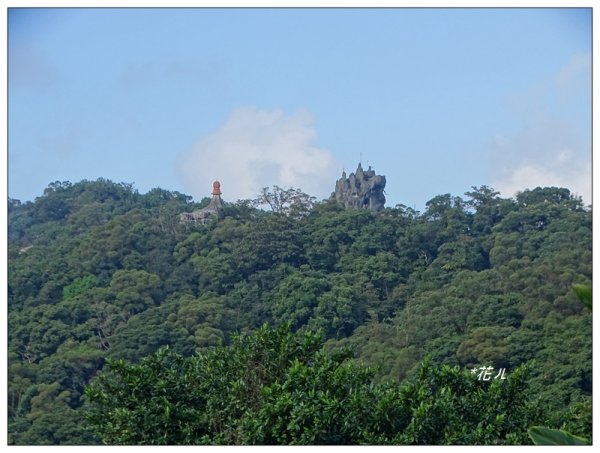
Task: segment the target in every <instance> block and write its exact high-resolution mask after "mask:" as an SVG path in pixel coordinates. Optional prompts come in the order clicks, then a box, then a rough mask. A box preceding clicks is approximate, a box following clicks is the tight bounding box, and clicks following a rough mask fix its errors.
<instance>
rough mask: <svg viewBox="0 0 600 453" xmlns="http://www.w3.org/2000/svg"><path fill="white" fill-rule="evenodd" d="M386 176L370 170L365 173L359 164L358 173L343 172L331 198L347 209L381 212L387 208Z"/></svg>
mask: <svg viewBox="0 0 600 453" xmlns="http://www.w3.org/2000/svg"><path fill="white" fill-rule="evenodd" d="M384 189H385V176H382V175H376V174H375V171H374V170H372V169H371V166H369V169H368V170H367V171H364V170H363V169H362V166H361V164H360V163H359V164H358V168H357V169H356V173H350V176H348V177H346V172H345V171H344V172H342V177H341V178H340V179H338V180H337V182H336V183H335V192H333V193H332V194H331V198H334V199H335V200H337V201H339V202H340V203H342V204H343V205H344V206H345V207H346V208H358V209H370V210H371V211H381V210H382V209H383V208H384V207H385V206H384V205H385V195H384V193H383V190H384Z"/></svg>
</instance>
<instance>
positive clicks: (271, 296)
mask: <svg viewBox="0 0 600 453" xmlns="http://www.w3.org/2000/svg"><path fill="white" fill-rule="evenodd" d="M206 202H207V200H204V201H203V202H201V203H193V202H192V200H191V197H189V196H186V195H183V194H180V193H178V192H169V191H167V190H163V189H153V190H151V191H149V192H148V193H146V194H140V193H138V192H137V191H136V190H135V189H134V188H133V186H132V185H131V184H124V183H121V184H115V183H113V182H111V181H108V180H105V179H99V180H96V181H82V182H79V183H74V184H71V183H68V182H54V183H52V184H50V186H49V187H48V188H47V189H46V190H45V192H44V194H43V195H42V196H40V197H38V198H37V199H36V200H35V201H33V202H25V203H21V202H19V201H18V200H12V199H11V200H9V204H8V208H9V211H8V222H9V225H8V226H9V229H8V336H9V350H8V359H9V369H8V384H9V385H8V421H9V442H10V443H11V444H95V443H100V442H102V441H104V442H109V443H121V442H125V443H128V442H133V443H137V442H145V443H161V442H162V443H165V442H166V443H319V442H320V443H407V444H412V443H417V444H418V443H454V444H465V443H480V444H481V443H489V444H496V443H527V442H529V438H528V437H527V434H526V428H527V426H525V425H526V423H529V422H532V423H533V422H534V421H535V423H537V424H539V425H544V426H547V427H549V428H557V429H559V428H560V429H566V430H568V431H569V432H570V433H572V434H574V435H577V436H581V437H583V438H586V439H590V438H591V394H592V388H591V382H592V359H591V347H592V335H591V329H592V317H591V314H590V312H589V310H588V309H586V307H585V306H584V305H583V304H582V303H581V302H580V301H579V300H578V298H577V295H576V293H575V291H573V289H572V286H573V285H574V284H580V285H583V286H584V287H590V286H591V278H592V277H591V276H592V272H591V268H592V248H591V244H592V212H591V207H586V206H584V205H583V204H582V202H581V200H580V199H578V198H576V197H573V196H572V195H571V194H570V192H569V191H568V190H567V189H563V188H554V187H547V188H536V189H533V190H526V191H524V192H521V193H519V194H518V195H517V196H516V197H515V198H514V199H504V198H501V197H499V194H498V193H497V192H495V191H494V190H493V189H492V188H489V187H486V186H482V187H479V188H477V187H474V188H473V189H472V191H470V192H467V193H466V194H465V198H464V199H463V198H461V197H458V196H453V195H451V194H445V195H439V196H437V197H434V198H433V199H432V200H430V201H429V202H428V203H427V205H426V210H425V212H424V213H419V212H417V211H414V210H412V209H410V208H406V207H405V206H402V205H398V206H396V207H394V208H386V209H384V210H382V211H381V212H378V213H373V212H370V211H367V210H352V209H344V208H343V207H342V206H340V205H339V204H337V203H336V202H333V201H331V200H327V201H322V202H317V201H316V200H314V198H312V197H310V196H308V195H306V194H304V193H303V192H301V191H299V190H297V189H282V188H279V187H274V188H273V189H268V188H266V189H264V190H263V191H262V192H261V193H260V194H259V195H258V197H257V199H256V200H242V201H239V202H237V203H233V204H227V205H226V207H225V209H224V210H223V211H222V212H221V215H220V216H219V218H214V219H212V220H211V221H210V222H209V223H208V224H207V225H202V226H190V225H186V224H182V223H180V221H179V217H178V215H179V214H180V213H181V212H184V211H193V210H194V209H198V208H199V207H201V206H202V205H203V204H202V203H204V204H206ZM259 206H261V207H267V208H268V209H267V210H261V209H259V208H258V207H259ZM265 324H267V325H270V326H273V327H277V326H287V327H288V328H289V331H288V330H282V331H280V330H277V329H276V330H270V329H268V328H266V327H261V326H264V325H265ZM317 330H318V331H320V332H321V334H322V336H323V337H322V342H321V340H318V341H317V340H316V338H317V336H314V335H313V334H312V333H311V332H315V331H317ZM253 332H254V333H255V335H254V336H253V335H251V334H252V333H253ZM239 334H241V336H237V335H239ZM311 335H312V336H311ZM269 338H270V340H269ZM311 338H312V340H310V339H311ZM252 341H254V342H255V344H254V345H253V346H252V345H248V344H247V342H252ZM264 341H266V342H267V343H268V342H269V341H271V342H272V343H268V344H271V345H275V344H277V345H279V346H277V347H280V348H284V349H285V348H287V347H290V348H291V349H293V350H291V351H290V350H287V349H286V350H285V351H283V350H279V352H281V354H282V356H281V357H278V356H277V354H275V355H274V356H269V354H272V353H274V351H270V350H269V347H270V346H264V344H263V343H261V342H264ZM298 342H299V343H298ZM306 342H308V343H306ZM311 342H312V343H311ZM280 343H281V344H280ZM297 343H298V344H300V346H298V347H297V348H296V346H294V347H291V346H290V345H292V344H297ZM243 345H246V346H243ZM259 345H263V346H260V347H259ZM282 345H284V346H282ZM285 345H287V346H285ZM311 345H312V346H311ZM309 346H310V347H309ZM167 347H168V348H167ZM305 347H306V348H308V349H306V350H305V351H304V352H302V350H303V349H302V348H305ZM244 348H246V349H244ZM252 348H254V349H252ZM261 348H262V349H261ZM294 348H296V349H294ZM348 349H349V350H352V351H353V355H352V357H350V355H349V353H348V352H347V350H348ZM250 350H252V351H254V352H252V353H251V352H248V351H250ZM157 351H160V352H157ZM243 351H246V352H243ZM244 354H246V355H244ZM247 354H262V355H261V356H260V357H259V358H257V359H256V360H255V361H254V362H253V363H254V365H252V364H249V362H248V361H247V360H246V359H247V358H248V355H247ZM265 354H266V356H265ZM298 354H299V355H298ZM302 354H304V355H302ZM309 356H310V359H308V358H307V357H309ZM426 357H429V359H428V360H429V361H426V363H425V364H424V360H426ZM259 359H260V360H259ZM244 360H246V361H244ZM236 361H237V362H236ZM278 361H279V362H278ZM225 362H227V363H225ZM107 364H109V365H107ZM234 364H237V365H235V366H236V367H237V369H234V368H233V367H234ZM251 365H252V366H251ZM216 366H219V367H222V368H220V369H221V371H222V372H223V373H225V374H223V376H222V379H223V380H222V381H218V379H217V377H218V376H212V377H210V376H207V381H206V382H205V383H204V384H199V383H194V382H192V381H195V380H196V379H195V378H194V376H199V375H201V376H205V375H206V374H207V373H210V372H209V370H211V369H213V368H211V367H216ZM253 366H254V368H253ZM260 366H264V367H271V366H272V367H275V369H276V372H275V371H273V377H272V378H269V379H271V380H261V379H262V378H261V377H260V376H259V375H257V374H256V373H258V371H257V370H258V368H256V367H259V368H260ZM481 366H490V367H494V368H495V369H500V368H504V369H505V370H506V371H507V374H508V377H509V378H510V379H509V381H504V382H502V384H503V385H504V384H506V383H507V382H514V383H515V384H514V386H513V387H511V385H512V384H511V385H504V386H502V385H500V383H497V384H495V383H492V384H493V385H489V386H487V387H482V385H483V384H481V383H478V382H477V381H474V382H473V380H472V379H470V376H467V375H466V374H464V373H465V371H466V370H469V369H472V368H474V367H481ZM136 367H137V368H136ZM135 373H142V375H143V378H144V379H143V382H142V383H143V386H142V387H140V388H139V391H140V392H142V391H143V392H146V393H143V394H142V393H140V394H138V393H135V392H131V393H130V395H128V396H129V397H130V399H127V398H125V397H123V398H121V401H120V402H121V403H122V404H123V405H122V406H118V405H116V404H117V403H118V402H119V401H117V400H116V399H115V398H116V395H120V393H119V391H121V392H123V391H125V389H127V388H129V387H128V386H129V385H131V382H132V381H131V380H132V379H134V378H135ZM186 373H187V374H186ZM198 373H200V374H198ZM203 373H204V374H203ZM227 373H233V374H231V375H230V376H229V375H227ZM235 373H238V374H235ZM212 374H213V375H214V374H215V373H212ZM217 374H218V373H217ZM467 374H468V373H467ZM513 374H514V376H513ZM186 376H187V377H186ZM227 376H229V377H227ZM236 376H237V377H236ZM324 376H329V377H328V378H327V379H325V378H324ZM209 378H210V379H209ZM238 378H239V379H241V381H240V382H239V383H238V384H239V385H241V386H242V387H239V388H238V389H237V390H236V391H237V392H238V393H237V395H238V396H237V397H236V392H235V391H232V389H234V388H235V385H238V384H236V382H237V381H236V379H238ZM103 379H105V384H106V386H108V387H106V388H112V387H110V386H117V387H118V388H116V389H115V391H114V392H112V393H114V394H113V395H112V397H113V399H112V400H111V399H110V398H109V399H107V400H105V401H104V400H102V398H101V397H100V396H98V395H99V394H95V396H94V395H93V394H90V393H88V396H87V399H86V396H85V389H86V387H87V386H89V385H90V383H91V382H95V383H96V384H94V385H93V386H92V388H95V389H96V391H98V392H101V390H102V385H101V384H99V383H101V382H103ZM211 379H212V380H211ZM248 379H250V380H252V379H254V381H252V382H249V381H248ZM162 381H164V382H168V383H169V384H168V386H171V385H173V388H168V389H167V388H164V392H166V393H164V397H165V398H166V400H161V399H160V398H159V396H158V395H160V392H161V391H163V390H160V389H161V388H163V387H164V386H165V385H166V384H165V383H164V382H163V383H161V382H162ZM444 382H447V383H448V384H447V385H449V386H450V387H449V388H450V390H448V391H445V390H444V388H446V387H445V385H446V384H444ZM517 382H518V384H517ZM484 384H489V383H484ZM202 385H205V386H206V387H202ZM94 386H95V387H94ZM161 386H163V387H161ZM219 386H220V387H219ZM244 386H246V387H244ZM248 386H251V390H252V391H253V392H257V393H256V395H254V397H253V398H254V399H252V398H246V399H244V398H242V397H241V396H239V395H242V393H243V392H246V391H250V390H249V387H248ZM252 386H254V387H252ZM411 386H413V387H411ZM509 388H511V389H512V390H509ZM525 388H527V389H528V390H527V398H525V399H523V398H524V397H522V395H523V393H522V389H525ZM177 389H189V394H184V393H185V392H183V390H182V391H178V390H177ZM224 389H227V392H225V391H224ZM408 389H412V390H410V392H412V393H414V394H415V395H418V398H421V399H418V398H417V397H416V396H415V398H417V399H416V400H414V401H412V400H409V396H410V394H411V393H410V392H409V390H408ZM466 389H470V390H468V391H467V390H466ZM105 390H106V389H105ZM117 390H118V391H117ZM507 391H509V393H510V392H512V393H510V394H511V395H517V394H519V395H521V396H519V397H518V398H521V399H520V400H519V401H520V402H519V404H521V403H522V406H518V407H521V408H522V409H523V410H522V412H519V413H517V412H518V411H517V412H515V414H514V416H515V417H516V418H511V417H512V415H511V416H509V415H508V414H507V413H506V408H503V406H502V404H503V403H502V401H501V400H502V398H505V397H506V395H507V394H506V393H503V392H507ZM186 392H187V390H186ZM311 392H313V393H311ZM344 392H347V393H344ZM415 392H416V393H415ZM448 392H449V393H448ZM461 392H462V393H461ZM478 392H479V393H478ZM480 392H483V393H480ZM494 392H496V393H494ZM519 392H521V393H519ZM109 393H111V392H109ZM223 393H225V394H226V395H228V396H227V397H225V396H224V395H223ZM348 394H352V395H356V396H355V398H356V400H353V401H354V403H352V404H353V405H352V404H351V405H350V407H352V410H347V409H346V410H344V411H341V410H340V407H341V404H342V402H343V404H344V405H346V404H349V400H348ZM144 395H147V396H148V395H149V396H148V398H146V396H144ZM152 395H154V396H152ZM428 395H429V396H428ZM108 396H110V395H108ZM108 396H107V398H108ZM484 397H485V398H488V399H489V400H490V401H494V404H493V405H491V406H490V407H491V409H489V408H483V407H481V406H482V405H483V403H481V404H480V406H478V407H479V408H480V411H479V414H480V415H481V416H482V417H484V419H485V422H484V423H483V424H482V425H481V426H482V428H481V429H482V431H477V429H476V428H473V429H472V430H471V429H467V428H465V429H461V428H460V422H461V420H462V418H464V420H463V421H464V422H465V423H466V424H465V426H471V427H474V426H475V425H469V423H475V420H476V418H477V417H476V415H475V413H470V412H468V411H466V410H462V412H461V411H460V410H456V409H455V408H456V406H453V405H454V404H463V403H464V404H466V402H467V401H470V402H471V403H473V404H475V403H477V401H480V402H481V401H483V400H478V399H477V398H484ZM94 398H95V399H94ZM152 398H154V399H152ZM186 398H189V399H186ZM211 398H212V399H211ZM219 398H226V399H225V400H224V399H219ZM227 398H230V399H227ZM235 398H239V400H235ZM428 398H429V399H428ZM511 398H513V396H511ZM514 398H517V397H516V396H515V397H514ZM434 399H435V401H434ZM470 399H472V400H470ZM88 400H89V401H88ZM86 401H88V403H90V404H92V402H94V401H95V404H99V405H100V406H99V407H100V408H101V407H109V406H110V404H114V405H115V406H114V407H115V411H116V412H114V411H113V412H111V413H112V414H113V415H114V416H115V417H117V418H115V419H114V420H113V421H112V422H111V423H113V424H112V425H109V424H108V422H107V423H106V424H105V425H104V426H103V425H102V424H101V423H99V422H98V420H99V419H98V418H96V419H95V420H96V422H94V423H91V424H85V423H82V422H81V421H82V419H83V413H84V412H86V410H87V408H86V404H87V403H86ZM111 401H112V402H111ZM165 401H167V402H168V405H166V406H165V404H167V403H165ZM236 401H237V402H236ZM301 401H302V402H303V403H302V404H304V406H302V405H300V402H301ZM461 401H462V403H461ZM515 401H516V400H515ZM417 402H418V403H419V405H418V406H415V404H416V403H417ZM242 403H243V404H242ZM127 404H130V405H129V406H128V405H127ZM144 404H148V405H149V406H148V408H149V409H151V410H152V411H154V412H152V414H153V416H152V417H150V419H148V420H147V421H148V423H158V424H161V425H160V426H162V427H164V428H165V429H164V430H162V428H161V429H160V430H159V429H153V428H151V427H150V425H148V426H145V425H143V424H140V423H141V422H140V421H139V420H138V418H135V417H139V410H140V408H141V407H142V406H143V405H144ZM478 404H479V403H478ZM102 405H104V406H102ZM172 405H177V408H178V409H177V411H174V409H173V408H172ZM192 406H194V407H196V409H194V408H193V407H192ZM238 406H239V408H238V409H235V407H238ZM300 406H301V407H306V412H302V411H300V409H299V407H300ZM165 407H169V409H168V410H167V409H165ZM344 407H346V406H344ZM515 407H517V406H515ZM200 408H204V409H200ZM419 408H421V409H419ZM450 408H452V409H451V410H452V411H454V412H453V413H452V415H443V414H444V411H447V410H450ZM96 409H97V410H99V411H100V409H99V408H98V407H97V408H96ZM384 409H386V410H385V411H384ZM488 409H489V410H488ZM503 410H504V412H502V411H503ZM136 411H138V412H136ZM165 411H168V412H169V415H165V414H166V412H165ZM245 411H247V412H248V413H249V412H252V413H253V416H252V417H250V416H247V414H246V412H245ZM365 411H366V412H365ZM386 411H387V412H386ZM407 411H408V412H407ZM411 411H412V412H411ZM419 411H420V412H419ZM486 411H488V412H486ZM494 411H496V412H494ZM384 412H385V413H387V414H388V416H387V417H388V418H385V417H384V415H383V414H384ZM493 412H494V413H493ZM100 413H101V412H97V414H100ZM317 413H318V414H319V416H318V418H317V419H315V418H314V415H315V414H317ZM366 413H368V414H373V416H374V417H375V418H374V419H373V420H371V421H369V420H368V417H366V416H365V414H366ZM408 413H410V414H412V415H411V418H410V420H409V419H408V418H406V417H407V414H408ZM175 414H177V415H176V419H173V417H174V416H175ZM245 414H246V415H245ZM376 414H380V415H381V417H382V418H379V419H378V418H377V417H379V415H377V416H375V415H376ZM461 414H462V415H461ZM502 414H506V415H504V416H502ZM519 414H520V415H519ZM459 415H460V417H462V418H461V419H459V418H454V419H453V418H452V417H458V416H459ZM496 416H498V417H499V418H498V420H496V419H495V418H494V417H496ZM119 417H120V418H119ZM311 417H313V418H311ZM540 417H545V418H543V419H540ZM534 419H535V420H534ZM315 420H318V421H315ZM411 420H412V422H411ZM176 421H177V422H178V423H180V425H178V426H182V427H183V426H186V427H187V428H186V430H187V431H186V430H183V428H182V429H181V430H179V431H178V430H176V429H174V428H173V426H174V425H172V423H175V422H176ZM136 423H137V426H138V428H140V427H144V430H146V429H148V430H149V431H148V432H150V431H153V432H154V434H153V435H156V433H159V432H160V433H162V434H161V435H164V436H166V437H162V438H161V439H162V440H160V439H158V438H156V437H151V438H143V437H139V436H143V435H144V434H143V432H142V431H140V430H138V431H136V430H135V429H134V428H135V427H136ZM344 423H347V424H348V426H350V427H351V428H352V429H350V428H344V425H343V424H344ZM374 423H375V425H374ZM284 425H285V426H284ZM92 427H93V428H94V429H92ZM111 429H112V430H113V431H111ZM144 432H146V431H144ZM251 433H254V434H251ZM136 436H137V437H136Z"/></svg>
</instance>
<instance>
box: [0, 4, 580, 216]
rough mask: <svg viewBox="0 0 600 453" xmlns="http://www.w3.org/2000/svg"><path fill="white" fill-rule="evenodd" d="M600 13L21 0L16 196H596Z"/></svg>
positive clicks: (421, 200)
mask: <svg viewBox="0 0 600 453" xmlns="http://www.w3.org/2000/svg"><path fill="white" fill-rule="evenodd" d="M591 33H592V24H591V9H564V8H554V9H516V8H515V9H435V8H434V9H401V8H397V9H365V8H358V9H337V8H333V9H294V8H291V9H260V8H258V9H256V8H251V9H218V8H216V9H215V8H213V9H202V8H198V9H10V10H9V22H8V37H9V42H8V69H9V70H8V77H9V86H8V107H9V110H8V126H9V127H8V134H9V135H8V139H9V140H8V143H9V149H8V177H9V186H8V188H9V196H10V197H12V198H17V199H20V200H22V201H24V200H33V199H34V198H35V197H37V196H40V195H41V194H42V193H43V190H44V188H45V187H47V185H48V184H49V183H50V182H52V181H56V180H61V181H63V180H68V181H71V182H77V181H80V180H82V179H96V178H98V177H104V178H108V179H111V180H113V181H115V182H121V181H123V182H128V183H134V184H135V187H136V188H137V189H138V190H139V191H140V192H142V193H144V192H146V191H148V190H150V189H151V188H153V187H161V188H164V189H168V190H177V191H180V192H183V193H186V194H190V195H193V196H194V198H195V199H196V200H200V199H202V198H203V197H204V196H207V195H209V194H210V191H211V188H212V181H213V180H214V179H219V180H220V181H221V186H222V191H223V198H224V199H225V200H227V201H235V200H237V199H241V198H253V197H254V196H255V195H256V194H257V193H258V191H259V190H260V188H261V187H265V186H272V185H275V184H277V185H279V186H285V187H290V186H293V187H299V188H301V189H302V190H303V191H304V192H307V193H309V194H311V195H314V196H316V197H317V198H319V199H322V198H325V197H328V196H329V195H330V194H331V192H332V191H333V189H334V186H335V181H336V179H337V178H339V176H340V174H341V172H342V170H343V169H345V170H346V171H347V172H348V173H349V172H351V171H354V170H355V169H356V166H357V164H358V161H359V159H362V163H363V166H364V167H366V166H367V165H369V164H370V165H372V167H373V168H374V170H375V171H376V172H377V173H379V174H383V175H385V176H386V178H387V186H386V194H387V204H386V205H387V206H394V205H396V204H400V203H402V204H405V205H408V206H411V207H415V208H416V209H418V210H423V209H424V207H425V203H426V201H428V200H429V199H431V198H433V197H434V196H436V195H439V194H444V193H451V194H452V195H458V196H462V195H463V194H464V192H466V191H469V190H471V186H480V185H489V186H492V187H494V188H495V189H497V190H499V191H501V193H502V195H503V196H507V197H508V196H512V195H514V193H515V191H517V190H523V189H525V188H528V187H529V188H533V187H536V186H538V185H542V186H544V185H554V186H564V187H568V188H569V189H571V190H572V191H573V192H575V193H577V194H579V195H581V196H582V197H583V199H584V201H585V202H586V203H591V172H592V170H591V156H592V150H591V134H592V125H591V108H592V102H591V68H592V54H591V52H592V51H591V46H592V43H591Z"/></svg>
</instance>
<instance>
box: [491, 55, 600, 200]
mask: <svg viewBox="0 0 600 453" xmlns="http://www.w3.org/2000/svg"><path fill="white" fill-rule="evenodd" d="M590 58H591V57H590V55H587V54H585V55H584V54H582V55H575V56H573V58H572V59H571V60H570V61H569V62H568V63H567V64H566V65H565V66H564V67H563V68H562V69H561V70H560V71H558V72H557V73H556V74H555V75H554V76H553V77H551V78H549V79H548V80H546V81H545V82H542V83H538V84H536V85H533V86H532V87H531V89H530V90H528V91H527V92H526V93H521V95H520V96H515V97H514V99H513V100H515V99H518V102H513V105H512V106H513V108H515V112H514V113H516V115H517V116H522V118H521V122H522V125H521V128H520V129H519V130H517V131H516V132H515V133H514V134H511V135H508V136H506V135H504V136H501V135H499V136H496V137H494V139H493V144H492V146H491V148H492V149H491V156H492V162H491V163H492V187H494V188H495V189H496V190H498V191H500V193H502V195H503V196H514V195H515V193H516V192H517V191H522V190H524V189H533V188H535V187H538V186H541V187H544V186H557V187H566V188H568V189H569V190H570V191H571V193H573V194H576V195H579V196H581V197H582V198H583V201H584V203H586V204H588V203H591V201H592V150H591V149H592V146H591V128H589V125H591V118H590V114H589V113H588V111H589V102H590V100H591V87H590V85H589V84H586V83H584V82H585V80H586V78H588V77H589V72H590V71H591V66H590ZM557 97H558V98H560V99H561V103H560V104H559V105H560V108H557V106H556V105H554V104H553V102H552V99H556V98H557ZM586 117H588V118H589V122H588V120H586Z"/></svg>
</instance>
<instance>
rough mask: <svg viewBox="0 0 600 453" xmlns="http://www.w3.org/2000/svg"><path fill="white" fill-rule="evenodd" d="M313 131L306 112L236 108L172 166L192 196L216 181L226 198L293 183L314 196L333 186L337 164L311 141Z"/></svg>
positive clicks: (203, 192) (248, 195) (321, 195)
mask: <svg viewBox="0 0 600 453" xmlns="http://www.w3.org/2000/svg"><path fill="white" fill-rule="evenodd" d="M315 140H316V131H315V129H314V127H313V124H312V116H311V115H310V113H309V112H307V111H298V112H296V113H294V114H292V115H285V114H284V112H283V111H282V110H261V109H257V108H252V107H248V108H238V109H236V110H235V111H233V112H232V114H231V115H230V117H229V118H228V119H227V120H226V121H225V123H224V124H223V125H222V126H221V127H220V128H219V129H218V130H216V131H215V132H213V133H212V134H211V135H209V136H207V137H205V138H203V139H202V140H200V141H199V142H197V143H196V144H195V145H193V146H192V148H191V149H190V150H189V151H188V152H187V153H185V154H184V155H182V156H181V157H180V159H179V162H178V170H179V173H180V174H181V176H182V177H183V179H184V183H185V184H186V187H187V188H188V190H190V192H191V194H192V195H193V196H194V197H195V198H196V199H202V198H203V197H205V196H208V195H209V194H210V190H211V188H212V182H213V181H214V180H216V179H218V180H219V181H220V182H221V190H222V192H223V198H224V199H225V200H229V201H235V200H238V199H246V198H254V197H256V196H257V195H258V193H259V191H260V189H261V188H262V187H270V186H273V185H278V186H280V187H295V188H299V189H301V190H303V191H304V192H306V193H308V194H309V195H313V196H316V197H317V198H326V197H328V196H329V195H330V194H331V192H332V191H333V189H334V185H335V179H336V177H337V173H338V170H339V168H340V165H338V164H337V163H336V161H335V159H334V157H333V155H332V154H331V153H330V152H329V151H327V150H326V149H323V148H319V147H317V146H316V145H315V143H314V142H315Z"/></svg>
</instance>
